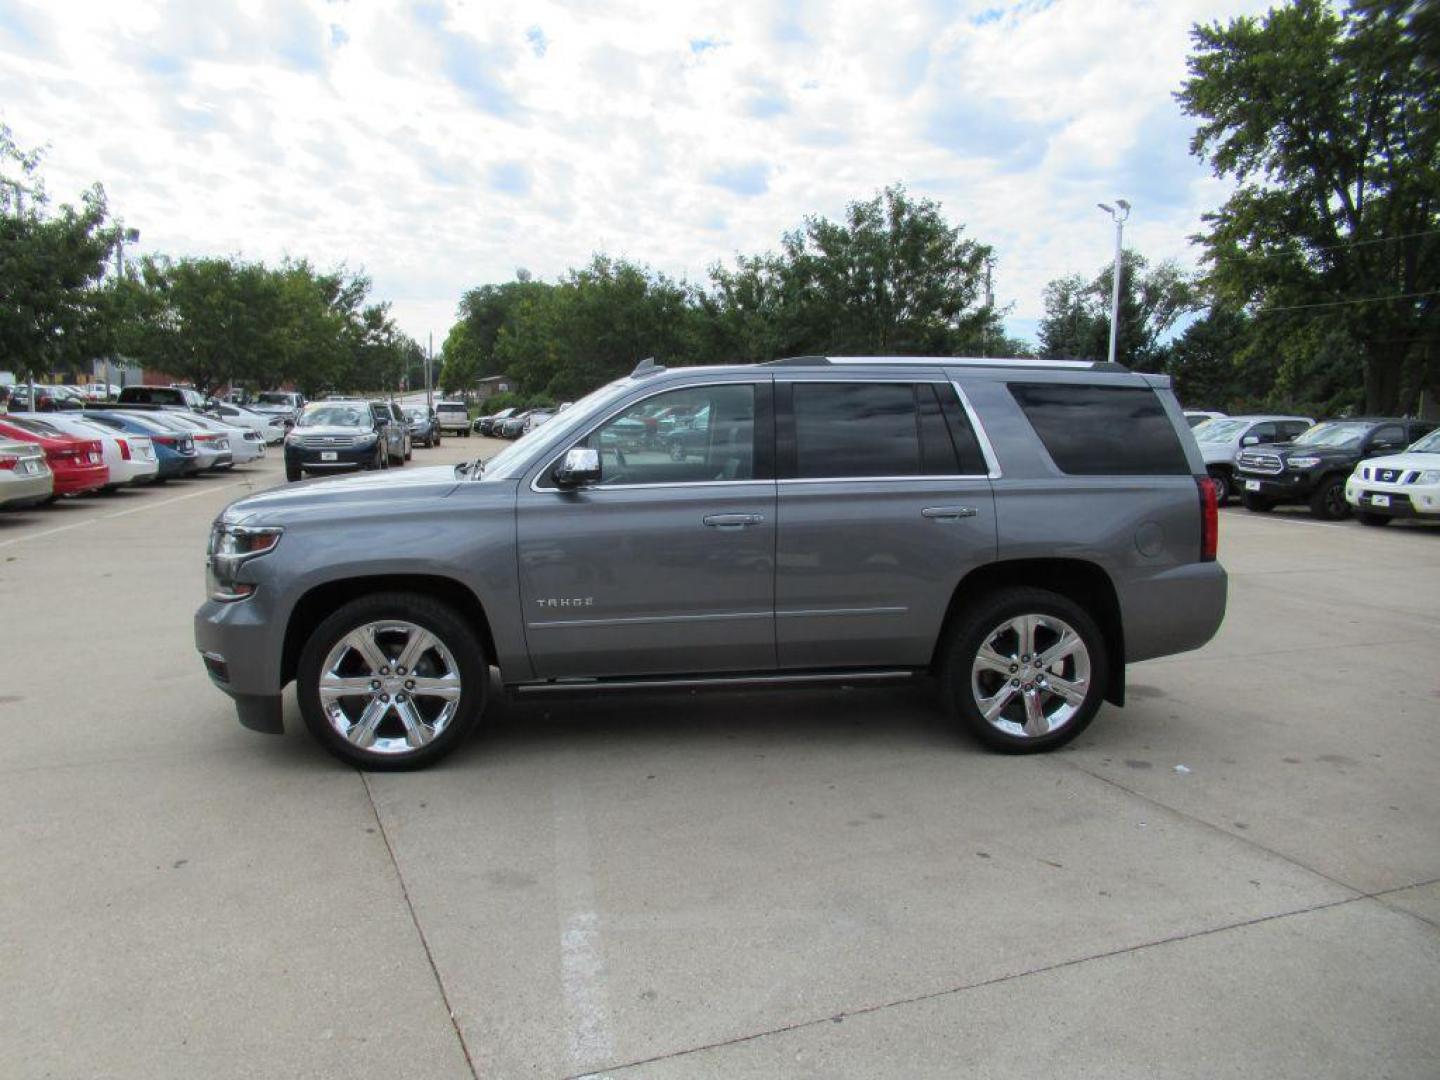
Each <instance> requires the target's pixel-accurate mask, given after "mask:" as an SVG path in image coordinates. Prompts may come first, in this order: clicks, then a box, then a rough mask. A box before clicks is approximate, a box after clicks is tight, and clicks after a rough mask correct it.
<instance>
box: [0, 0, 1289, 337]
mask: <svg viewBox="0 0 1440 1080" xmlns="http://www.w3.org/2000/svg"><path fill="white" fill-rule="evenodd" d="M1265 6H1267V5H1266V4H1264V3H1257V2H1255V0H1209V2H1206V0H1152V2H1143V0H1049V2H1047V0H1026V2H1021V3H1005V2H1004V0H950V2H943V0H929V2H923V0H915V2H911V3H906V2H904V0H892V2H888V3H877V2H875V0H862V2H855V3H820V2H815V3H811V2H807V0H794V2H790V0H770V2H765V0H759V2H754V0H725V2H723V3H684V2H680V3H673V2H672V3H639V2H633V3H632V2H626V0H573V2H570V3H554V2H550V0H526V2H525V3H523V4H517V3H500V2H490V3H484V2H479V0H468V2H467V0H429V2H423V3H414V4H391V3H382V2H380V0H373V2H371V0H331V2H325V0H313V2H303V0H251V2H243V0H233V2H232V0H205V2H203V3H202V2H197V0H171V2H168V3H167V2H133V3H132V2H125V0H107V2H104V3H80V2H69V0H41V2H39V3H31V2H28V0H0V120H3V122H5V123H7V124H9V125H10V127H11V128H12V129H13V130H14V133H15V137H16V139H17V141H18V142H19V143H20V144H21V145H22V146H34V145H41V144H45V145H48V147H49V151H48V157H47V165H46V169H45V175H46V180H47V185H48V187H49V189H50V192H51V195H52V197H55V198H57V199H60V200H69V199H73V198H74V197H75V196H76V194H77V193H78V192H79V191H80V190H81V189H82V188H83V187H84V186H85V185H87V184H88V183H90V182H92V181H94V180H99V181H101V182H102V183H103V184H104V185H105V188H106V191H107V193H108V194H109V196H110V199H111V204H112V206H113V208H114V209H115V210H116V211H117V212H118V213H119V214H120V215H122V216H123V217H124V219H125V221H126V224H128V225H133V226H135V227H137V228H139V229H140V230H141V234H142V236H141V243H140V250H142V251H151V252H153V251H158V252H164V253H167V254H171V255H180V254H230V253H238V254H241V255H243V256H245V257H248V258H256V259H264V260H274V259H278V258H279V257H281V256H282V255H284V254H286V253H289V254H292V255H297V256H299V255H303V256H306V257H309V258H310V259H312V260H313V261H315V262H318V263H320V264H322V265H327V266H328V265H332V264H335V263H340V262H344V263H346V264H347V265H349V266H350V267H352V268H363V269H364V270H365V271H366V272H367V273H369V274H370V275H371V276H372V277H373V279H374V281H375V287H376V296H377V297H378V298H380V299H387V300H389V301H391V303H392V304H393V306H394V312H395V315H396V317H397V320H398V321H399V323H400V325H401V326H402V327H403V328H404V329H406V330H407V331H409V332H410V333H411V334H413V335H415V336H416V337H417V338H419V339H420V340H421V341H422V342H423V341H424V340H425V336H426V334H427V333H428V332H430V331H434V333H435V338H436V344H437V346H438V344H439V341H440V340H441V338H443V336H444V334H445V331H446V330H447V329H448V327H449V325H450V323H451V322H452V320H453V317H454V310H455V303H456V300H457V299H458V298H459V296H460V294H461V293H462V292H463V291H464V290H465V289H466V288H468V287H470V286H472V285H476V284H481V283H484V282H489V281H502V280H507V279H509V278H510V277H512V276H513V274H514V271H515V269H516V268H517V267H522V266H523V267H525V268H527V269H529V270H530V271H531V272H532V273H534V274H535V275H537V276H539V277H544V278H554V277H556V276H558V275H559V274H561V273H563V272H564V271H565V270H566V269H568V268H570V267H574V266H579V265H581V264H582V263H584V262H585V261H587V260H588V258H589V256H590V255H591V253H593V252H595V251H606V252H609V253H611V254H616V255H622V254H623V255H626V256H629V257H631V258H634V259H637V260H641V261H643V262H647V263H649V264H651V265H652V266H654V267H656V268H658V269H661V270H664V271H665V272H667V273H670V274H673V275H676V276H681V275H683V276H686V277H689V278H690V279H692V280H694V279H698V278H703V276H704V274H705V271H706V268H707V267H708V266H710V265H711V264H712V263H714V262H715V261H716V260H717V259H718V260H726V261H728V260H730V259H732V258H733V257H734V255H735V254H736V253H738V252H744V253H753V252H758V251H762V250H766V249H770V248H773V247H775V246H776V244H777V242H778V239H779V237H780V234H781V233H782V232H783V231H785V230H786V229H790V228H793V227H795V226H796V225H797V224H798V223H799V222H800V220H801V218H802V217H803V216H804V215H806V214H811V213H818V214H822V215H826V216H831V217H834V216H838V215H839V214H840V213H841V211H842V210H843V208H844V206H845V204H846V203H847V202H849V201H852V200H854V199H858V198H867V197H869V196H871V195H873V194H874V192H875V191H876V190H877V189H878V188H880V187H883V186H884V185H886V184H889V183H894V182H896V181H900V182H903V183H904V184H906V185H907V186H908V188H909V189H910V191H911V192H912V193H913V194H917V195H926V196H930V197H932V198H935V199H938V200H939V201H940V202H941V203H942V204H943V207H944V209H945V212H946V214H947V216H948V217H949V218H950V220H951V221H952V222H955V223H957V224H962V225H964V226H965V228H966V230H967V234H968V235H970V236H972V237H975V238H977V239H980V240H983V241H985V242H988V243H991V244H993V245H994V246H995V248H996V252H997V258H998V263H997V267H996V277H995V290H996V296H997V301H998V302H999V303H1001V304H1011V305H1013V309H1012V311H1011V316H1010V319H1009V324H1010V328H1011V331H1012V333H1017V334H1019V335H1021V336H1026V337H1029V336H1032V335H1033V333H1034V327H1035V321H1036V319H1037V317H1038V316H1039V314H1040V312H1041V290H1042V289H1043V287H1044V285H1045V282H1046V281H1048V280H1050V279H1051V278H1053V277H1057V276H1059V275H1061V274H1063V273H1067V272H1070V271H1075V270H1083V271H1087V272H1091V271H1094V270H1095V269H1097V268H1098V267H1099V266H1101V265H1102V264H1104V263H1105V262H1106V260H1108V259H1109V258H1110V254H1111V247H1112V244H1113V236H1114V234H1113V229H1112V226H1111V225H1110V224H1109V221H1108V219H1107V218H1105V217H1104V215H1102V214H1101V212H1100V211H1099V210H1097V209H1096V208H1095V204H1096V202H1098V201H1102V200H1109V199H1111V198H1113V197H1115V196H1122V197H1127V198H1129V199H1130V200H1131V202H1133V203H1134V206H1135V209H1134V216H1133V217H1132V219H1131V222H1130V224H1129V225H1128V226H1127V231H1126V241H1127V245H1128V246H1133V247H1135V248H1137V249H1138V250H1140V251H1141V252H1143V253H1144V254H1145V255H1146V256H1148V257H1150V258H1152V259H1155V258H1165V257H1175V258H1178V259H1180V260H1182V262H1185V263H1193V261H1194V254H1193V252H1192V250H1191V248H1190V247H1189V245H1188V244H1187V243H1186V237H1187V236H1188V235H1189V234H1190V233H1192V232H1194V231H1195V229H1196V228H1197V226H1198V224H1199V217H1200V214H1201V213H1202V212H1203V211H1205V210H1206V209H1209V208H1212V207H1214V206H1215V205H1216V204H1217V203H1218V202H1219V201H1220V199H1221V198H1223V194H1224V189H1223V188H1222V187H1221V186H1220V185H1219V183H1218V182H1217V181H1215V180H1213V179H1212V178H1211V177H1210V176H1209V174H1208V170H1207V169H1206V168H1205V167H1204V166H1203V165H1202V164H1201V163H1199V162H1198V161H1196V160H1194V159H1193V158H1191V157H1190V156H1189V155H1188V151H1187V143H1188V139H1189V135H1190V132H1191V125H1190V124H1189V123H1187V121H1186V120H1185V118H1184V117H1183V116H1182V115H1181V113H1180V111H1179V109H1178V108H1177V106H1176V105H1175V103H1174V101H1173V99H1172V98H1171V93H1172V92H1173V91H1174V90H1175V89H1176V87H1177V86H1178V85H1179V84H1180V81H1181V80H1182V78H1183V77H1184V74H1185V55H1186V51H1187V48H1188V32H1189V29H1190V27H1191V25H1192V24H1193V23H1195V22H1196V21H1212V20H1216V19H1228V18H1230V17H1232V16H1234V15H1237V14H1241V13H1243V12H1245V11H1255V10H1263V8H1264V7H1265Z"/></svg>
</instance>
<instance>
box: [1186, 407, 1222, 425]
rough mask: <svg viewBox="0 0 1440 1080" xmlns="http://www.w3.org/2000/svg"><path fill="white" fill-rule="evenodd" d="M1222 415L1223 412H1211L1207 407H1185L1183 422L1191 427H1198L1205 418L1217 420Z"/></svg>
mask: <svg viewBox="0 0 1440 1080" xmlns="http://www.w3.org/2000/svg"><path fill="white" fill-rule="evenodd" d="M1224 415H1225V414H1224V413H1223V412H1211V411H1210V410H1208V409H1186V410H1185V422H1186V423H1187V424H1189V425H1190V426H1191V427H1192V428H1193V427H1199V426H1200V425H1201V424H1203V423H1205V421H1206V420H1219V419H1220V418H1221V417H1223V416H1224Z"/></svg>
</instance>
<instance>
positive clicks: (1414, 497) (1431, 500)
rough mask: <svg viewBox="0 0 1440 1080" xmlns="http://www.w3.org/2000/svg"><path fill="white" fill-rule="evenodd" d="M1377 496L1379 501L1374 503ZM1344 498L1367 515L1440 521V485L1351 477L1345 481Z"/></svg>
mask: <svg viewBox="0 0 1440 1080" xmlns="http://www.w3.org/2000/svg"><path fill="white" fill-rule="evenodd" d="M1377 495H1378V496H1380V498H1381V500H1383V501H1382V502H1379V503H1377V502H1376V498H1375V497H1376V496H1377ZM1345 501H1346V502H1348V503H1349V504H1350V505H1351V506H1353V507H1354V508H1355V509H1356V510H1359V511H1361V512H1362V513H1366V514H1380V515H1383V516H1384V517H1392V518H1428V519H1431V520H1437V521H1440V488H1437V487H1433V486H1429V485H1427V486H1425V487H1420V486H1418V485H1414V484H1410V485H1403V486H1402V485H1400V484H1377V483H1374V482H1373V481H1372V482H1366V481H1364V480H1354V479H1351V480H1347V481H1346V482H1345Z"/></svg>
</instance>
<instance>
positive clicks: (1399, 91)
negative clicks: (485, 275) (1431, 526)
mask: <svg viewBox="0 0 1440 1080" xmlns="http://www.w3.org/2000/svg"><path fill="white" fill-rule="evenodd" d="M1434 27H1435V14H1434V9H1433V5H1424V4H1415V3H1397V2H1375V3H1362V4H1360V5H1358V6H1357V7H1356V8H1354V9H1350V10H1347V11H1344V12H1342V13H1339V14H1337V13H1335V12H1334V11H1333V10H1332V9H1331V8H1330V7H1329V6H1328V5H1327V4H1326V3H1324V2H1323V0H1291V2H1290V3H1287V4H1285V5H1283V6H1281V7H1277V8H1275V9H1272V10H1271V11H1270V12H1269V13H1268V14H1267V15H1265V16H1264V17H1263V18H1262V19H1255V18H1250V17H1244V18H1238V19H1235V20H1233V21H1231V22H1230V23H1228V24H1227V25H1220V24H1218V23H1217V24H1213V25H1209V26H1197V27H1196V28H1195V29H1194V30H1193V31H1192V39H1193V42H1194V51H1193V53H1192V55H1191V56H1190V59H1189V70H1190V77H1189V79H1188V80H1187V81H1186V82H1185V84H1184V85H1183V87H1182V88H1181V90H1180V92H1179V93H1178V94H1177V98H1178V100H1179V101H1180V103H1181V104H1182V106H1183V107H1184V109H1185V111H1186V112H1187V113H1189V114H1190V115H1191V116H1193V117H1195V118H1196V119H1197V120H1198V121H1199V127H1198V129H1197V131H1196V133H1195V136H1194V138H1193V139H1192V141H1191V150H1192V152H1193V153H1195V154H1196V155H1197V156H1200V157H1202V158H1206V159H1207V160H1208V161H1209V162H1210V164H1211V166H1212V167H1213V169H1214V171H1215V172H1216V174H1217V175H1219V176H1223V177H1228V178H1231V179H1233V180H1234V181H1236V183H1237V187H1236V189H1235V192H1234V194H1233V195H1231V197H1230V198H1229V199H1228V200H1226V202H1225V203H1224V205H1223V206H1221V207H1220V209H1219V210H1217V211H1216V212H1214V213H1213V214H1209V215H1207V216H1206V219H1205V222H1206V230H1205V232H1204V233H1203V234H1202V235H1201V236H1200V237H1199V238H1198V239H1199V241H1200V242H1201V243H1202V244H1203V245H1204V248H1205V256H1206V259H1207V260H1208V263H1209V280H1210V283H1211V285H1212V287H1213V288H1214V290H1215V292H1216V294H1217V296H1218V297H1220V299H1221V300H1222V301H1223V302H1225V303H1227V304H1229V305H1230V306H1244V307H1246V308H1247V309H1249V310H1250V311H1251V312H1253V314H1254V315H1255V318H1256V325H1257V326H1264V327H1265V328H1267V330H1268V332H1269V333H1270V334H1271V336H1272V337H1277V338H1282V339H1283V340H1285V341H1287V342H1289V343H1291V352H1292V354H1293V352H1294V349H1295V348H1296V347H1297V346H1299V345H1301V344H1303V345H1304V347H1305V348H1308V349H1310V350H1312V352H1311V354H1310V356H1309V359H1308V360H1307V359H1305V358H1302V357H1299V356H1295V355H1292V357H1291V363H1290V366H1289V368H1288V370H1289V371H1290V372H1291V374H1294V375H1297V376H1298V375H1299V374H1300V373H1301V372H1303V371H1306V370H1323V371H1324V372H1326V376H1325V377H1326V379H1327V380H1331V382H1327V384H1326V386H1325V387H1322V388H1320V392H1325V391H1327V390H1335V392H1334V393H1331V394H1330V395H1329V396H1330V397H1331V398H1336V397H1337V395H1339V397H1341V398H1343V397H1344V394H1343V393H1342V391H1343V389H1344V387H1341V388H1340V389H1338V390H1336V389H1335V388H1334V387H1333V385H1332V383H1333V379H1334V377H1335V376H1336V374H1337V373H1338V374H1339V375H1340V377H1341V378H1342V379H1345V378H1348V380H1349V381H1348V386H1349V388H1350V390H1351V395H1350V396H1351V397H1353V398H1355V399H1359V398H1360V397H1361V394H1360V391H1361V389H1362V388H1363V400H1364V404H1365V407H1366V408H1367V409H1368V410H1371V411H1375V412H1386V413H1388V412H1394V411H1397V410H1407V411H1408V410H1413V409H1414V408H1415V406H1416V402H1417V398H1418V394H1419V391H1420V389H1421V387H1422V385H1425V384H1428V385H1429V387H1430V388H1431V390H1432V392H1440V352H1437V349H1436V341H1437V337H1440V287H1437V283H1440V69H1437V67H1436V64H1435V63H1434V58H1435V52H1434V42H1435V38H1434ZM1347 353H1348V355H1350V356H1351V357H1353V366H1352V368H1351V369H1350V370H1349V372H1348V375H1346V373H1345V370H1344V367H1343V365H1344V363H1345V357H1346V355H1347ZM1317 365H1318V367H1317ZM1336 365H1340V367H1339V368H1337V367H1336Z"/></svg>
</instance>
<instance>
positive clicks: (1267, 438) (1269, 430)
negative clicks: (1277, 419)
mask: <svg viewBox="0 0 1440 1080" xmlns="http://www.w3.org/2000/svg"><path fill="white" fill-rule="evenodd" d="M1276 430H1277V429H1276V427H1275V425H1274V423H1272V422H1271V421H1268V420H1267V421H1266V422H1265V423H1263V424H1256V425H1255V426H1254V427H1252V428H1251V429H1250V430H1249V431H1247V432H1246V434H1247V435H1254V436H1255V438H1257V439H1259V440H1260V441H1261V442H1274V441H1275V438H1276Z"/></svg>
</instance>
